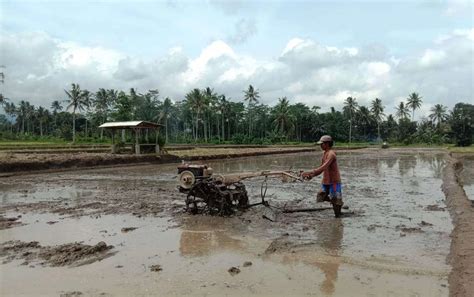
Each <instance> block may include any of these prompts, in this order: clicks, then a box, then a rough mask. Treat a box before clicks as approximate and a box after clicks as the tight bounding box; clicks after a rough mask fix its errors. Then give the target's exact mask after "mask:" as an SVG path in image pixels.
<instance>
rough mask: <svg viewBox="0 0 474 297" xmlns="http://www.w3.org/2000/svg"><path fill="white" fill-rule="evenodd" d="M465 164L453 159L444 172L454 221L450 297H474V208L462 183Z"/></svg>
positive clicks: (445, 189) (449, 161)
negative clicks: (460, 175)
mask: <svg viewBox="0 0 474 297" xmlns="http://www.w3.org/2000/svg"><path fill="white" fill-rule="evenodd" d="M460 170H462V162H461V161H459V160H457V159H454V158H453V157H451V156H448V157H447V164H446V167H445V168H444V170H443V186H442V189H443V192H444V194H445V196H446V204H447V206H448V210H449V212H450V214H451V218H452V220H453V225H454V229H453V231H452V232H451V249H450V254H449V256H448V260H449V262H450V264H451V266H452V270H451V272H450V274H449V278H448V282H449V296H451V297H464V296H466V297H467V296H473V294H474V293H473V292H474V224H473V222H474V208H473V207H472V206H471V203H470V201H469V199H468V197H467V195H466V193H465V192H464V189H463V187H462V186H461V185H460V183H459V172H460Z"/></svg>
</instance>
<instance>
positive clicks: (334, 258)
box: [314, 220, 344, 295]
mask: <svg viewBox="0 0 474 297" xmlns="http://www.w3.org/2000/svg"><path fill="white" fill-rule="evenodd" d="M316 233H317V236H318V237H317V238H318V241H320V244H321V247H323V248H325V249H326V251H327V252H328V253H329V255H331V257H330V258H329V259H330V261H328V262H326V263H318V262H316V263H314V265H315V266H317V267H318V268H319V269H321V271H322V272H323V273H324V276H325V279H324V281H323V282H322V283H321V285H320V288H321V292H323V293H324V294H326V295H332V294H333V293H334V290H335V282H336V280H337V273H338V270H339V265H340V264H341V253H342V251H341V250H340V249H341V242H342V236H343V233H344V224H343V223H342V222H341V221H340V220H339V221H337V222H331V223H329V224H324V225H323V226H321V228H318V229H317V232H316Z"/></svg>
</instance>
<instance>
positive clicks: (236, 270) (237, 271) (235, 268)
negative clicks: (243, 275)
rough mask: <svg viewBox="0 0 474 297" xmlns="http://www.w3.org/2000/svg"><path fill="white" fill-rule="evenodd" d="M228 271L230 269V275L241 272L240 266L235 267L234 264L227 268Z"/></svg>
mask: <svg viewBox="0 0 474 297" xmlns="http://www.w3.org/2000/svg"><path fill="white" fill-rule="evenodd" d="M227 271H228V272H229V273H230V275H232V276H234V275H237V274H239V273H240V269H239V268H238V267H233V266H232V267H231V268H229V270H227Z"/></svg>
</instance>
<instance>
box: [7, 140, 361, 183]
mask: <svg viewBox="0 0 474 297" xmlns="http://www.w3.org/2000/svg"><path fill="white" fill-rule="evenodd" d="M336 149H337V150H339V151H346V150H359V149H364V147H353V148H336ZM315 150H316V151H318V150H319V148H317V147H316V146H306V147H297V146H295V147H292V146H288V147H278V146H274V147H266V146H264V147H252V146H242V147H238V146H236V147H233V146H230V147H220V146H219V147H191V148H185V149H181V148H177V149H175V148H170V149H169V150H168V153H166V154H163V155H159V156H158V155H154V154H153V155H139V156H137V155H133V154H110V153H99V152H95V153H94V152H92V151H91V152H84V151H81V150H80V149H79V150H78V151H77V152H73V151H69V152H68V153H66V151H67V150H66V151H65V152H62V153H58V152H44V151H43V152H37V153H33V151H30V152H31V153H27V154H25V153H14V152H3V153H0V165H1V166H0V176H5V175H6V176H8V175H9V174H21V173H25V172H31V171H46V170H50V171H58V170H62V169H74V168H91V167H101V166H104V167H107V166H114V165H125V164H144V163H148V164H164V163H177V162H181V161H182V160H185V161H197V160H215V159H227V158H240V157H252V156H261V155H273V154H289V153H304V152H313V151H315Z"/></svg>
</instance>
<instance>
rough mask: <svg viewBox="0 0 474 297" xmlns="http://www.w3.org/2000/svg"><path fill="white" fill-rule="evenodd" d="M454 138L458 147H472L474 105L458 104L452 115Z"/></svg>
mask: <svg viewBox="0 0 474 297" xmlns="http://www.w3.org/2000/svg"><path fill="white" fill-rule="evenodd" d="M451 127H452V131H453V138H454V139H455V142H456V145H457V146H470V145H471V144H472V138H473V134H474V105H472V104H466V103H458V104H456V105H455V106H454V108H453V111H452V113H451Z"/></svg>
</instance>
